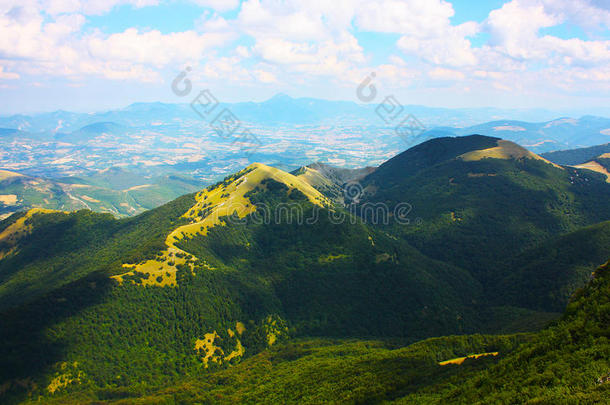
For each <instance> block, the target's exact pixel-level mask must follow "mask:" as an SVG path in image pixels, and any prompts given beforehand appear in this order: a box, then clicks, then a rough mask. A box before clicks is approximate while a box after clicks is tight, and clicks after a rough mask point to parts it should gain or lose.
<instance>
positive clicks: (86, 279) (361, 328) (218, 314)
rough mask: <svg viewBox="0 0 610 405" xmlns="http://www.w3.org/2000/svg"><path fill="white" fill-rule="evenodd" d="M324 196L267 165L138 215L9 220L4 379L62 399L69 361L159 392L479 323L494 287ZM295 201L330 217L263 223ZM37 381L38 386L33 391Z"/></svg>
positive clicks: (1, 351)
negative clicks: (314, 350)
mask: <svg viewBox="0 0 610 405" xmlns="http://www.w3.org/2000/svg"><path fill="white" fill-rule="evenodd" d="M316 193H317V194H316ZM324 201H325V200H324V198H323V196H322V195H321V194H320V193H319V192H317V191H315V189H313V188H311V186H309V185H308V184H306V183H304V182H302V181H301V180H299V179H298V178H297V177H294V176H292V175H290V174H288V173H285V172H282V171H280V170H277V169H273V168H269V167H267V166H264V165H253V166H251V167H249V168H247V169H246V170H243V171H242V172H239V173H237V174H235V175H233V176H230V177H228V178H227V179H226V180H225V181H223V182H220V183H218V184H217V185H214V186H211V187H209V188H208V189H206V190H204V191H202V192H200V193H198V194H197V195H187V196H184V197H182V198H180V199H178V200H175V201H174V202H172V203H170V204H167V205H164V206H162V207H160V208H157V209H154V210H151V211H148V212H146V213H144V214H142V215H139V216H137V217H134V218H127V219H121V220H117V219H114V218H112V217H111V216H110V215H103V214H95V213H91V212H89V211H78V212H75V213H69V214H67V213H60V212H56V213H53V212H51V213H49V212H29V213H28V214H27V215H16V216H13V217H11V218H9V219H8V220H7V221H6V222H5V223H3V227H4V230H3V235H2V237H0V242H1V243H2V251H3V255H4V256H5V257H4V258H3V259H2V260H0V275H2V279H0V282H1V284H0V308H1V310H2V311H3V313H2V315H1V316H0V323H1V326H2V328H0V329H1V330H2V332H1V333H2V336H0V338H1V339H2V341H3V342H4V344H3V345H2V347H1V348H0V359H2V360H0V363H1V364H2V367H1V369H2V370H3V374H2V375H1V379H2V381H8V382H9V386H10V387H12V388H11V390H9V391H10V392H13V389H14V390H16V391H17V392H27V391H29V393H30V394H31V395H41V394H42V395H48V394H50V393H51V391H52V390H53V387H54V386H55V385H54V383H53V381H54V378H56V377H57V375H63V374H62V373H61V370H64V368H65V366H62V365H63V364H64V363H65V364H69V365H73V366H70V367H71V368H70V369H69V375H68V376H65V378H64V377H62V378H64V380H70V381H73V384H74V386H76V388H79V387H81V386H86V387H95V388H96V389H98V388H104V387H115V388H117V389H118V388H120V387H133V386H134V385H136V386H139V387H141V388H142V389H150V388H151V387H154V386H158V385H159V384H161V383H162V382H166V381H167V380H168V379H170V380H171V379H173V378H177V377H179V376H184V375H193V376H195V375H201V373H205V372H207V369H208V366H209V367H210V368H212V369H213V368H215V367H220V366H221V365H223V364H226V363H232V362H236V361H239V359H240V358H242V357H243V356H244V354H245V355H246V356H250V355H253V354H255V353H257V352H258V351H260V350H262V349H264V348H265V347H267V346H269V345H272V344H274V343H275V342H279V341H281V340H282V339H284V338H285V337H286V336H288V335H293V336H303V335H310V336H311V335H323V336H399V337H403V338H407V339H409V340H410V341H414V340H416V339H420V338H424V337H429V336H436V335H443V334H451V333H464V332H472V331H475V330H477V328H478V327H479V324H480V320H479V317H478V315H477V311H476V309H475V305H473V302H475V301H476V300H477V297H479V296H481V289H480V286H479V285H478V283H477V282H476V281H474V279H472V277H470V276H469V274H468V273H467V272H465V271H464V270H461V269H459V268H457V267H455V266H452V265H448V264H446V263H440V262H437V261H434V260H431V259H429V258H427V257H425V256H424V255H422V254H421V253H419V252H417V251H416V250H415V249H413V248H412V247H410V246H408V245H407V244H406V243H405V242H402V241H399V240H395V239H393V238H391V237H388V236H386V235H384V234H383V233H380V232H379V231H376V230H374V229H372V228H369V227H367V226H366V225H365V224H363V223H362V222H361V221H359V220H357V219H356V218H351V217H349V214H348V213H346V215H347V218H348V220H345V221H341V222H339V223H337V222H334V221H332V220H331V218H333V215H335V214H337V213H336V212H335V214H333V213H332V212H331V211H330V210H329V209H328V208H327V207H326V206H325V205H324V203H323V202H324ZM241 202H245V203H246V205H248V204H251V205H250V208H246V206H244V205H239V204H238V203H241ZM288 203H290V204H291V207H292V209H296V208H298V209H300V210H301V212H302V215H303V217H304V218H308V217H312V216H313V215H318V220H317V221H314V222H312V223H310V224H307V223H304V222H296V221H295V218H294V217H293V216H292V215H293V214H292V213H290V212H284V211H281V210H277V211H274V212H276V213H280V214H278V215H280V216H279V217H275V219H274V220H273V221H272V222H270V223H266V222H262V223H261V222H259V221H257V220H256V216H257V215H260V214H261V210H262V209H264V208H269V207H271V208H273V207H283V206H285V204H288ZM233 204H236V205H233ZM282 204H284V205H282ZM232 207H236V208H239V207H241V208H244V209H245V211H243V212H238V211H237V210H233V208H232ZM350 218H351V219H350ZM109 276H113V277H114V280H112V279H109ZM238 323H239V324H242V325H244V330H243V333H242V334H240V335H239V336H238V335H237V334H236V332H235V331H236V329H238V328H237V326H236V325H238ZM230 330H231V332H230ZM77 331H78V332H77ZM117 336H125V337H126V338H125V339H117ZM208 336H211V338H210V339H211V340H212V342H213V343H212V344H211V346H208V344H204V343H203V342H205V341H206V340H207V339H208ZM127 337H128V338H127ZM204 338H205V339H204ZM200 341H201V342H202V343H198V342H200ZM200 345H201V346H200ZM197 347H199V349H197V350H196V348H197ZM232 353H235V354H233V355H231V354H232ZM74 364H77V365H74ZM62 367H64V368H62ZM70 376H72V377H70ZM74 376H77V377H78V378H77V379H75V378H76V377H74ZM73 377H74V378H73ZM23 379H28V381H32V382H35V384H36V386H37V387H38V388H37V389H29V388H28V389H26V390H21V391H20V389H19V386H18V383H17V382H16V381H21V380H23ZM64 382H65V381H64ZM16 384H17V385H16ZM64 385H66V386H65V387H64V386H62V387H61V390H68V391H69V390H70V389H71V388H72V387H71V386H72V383H69V384H68V383H66V384H64ZM49 387H51V388H49ZM30 388H31V387H30ZM24 395H25V394H24Z"/></svg>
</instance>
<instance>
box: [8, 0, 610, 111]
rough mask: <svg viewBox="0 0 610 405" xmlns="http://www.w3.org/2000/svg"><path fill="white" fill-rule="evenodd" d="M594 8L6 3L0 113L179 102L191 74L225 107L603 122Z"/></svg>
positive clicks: (541, 4)
mask: <svg viewBox="0 0 610 405" xmlns="http://www.w3.org/2000/svg"><path fill="white" fill-rule="evenodd" d="M609 62H610V5H609V4H608V2H607V1H604V0H510V1H502V0H493V1H488V2H484V4H483V3H482V2H476V3H475V2H472V1H467V0H451V1H445V0H382V1H379V2H375V3H373V2H366V1H361V0H345V1H335V2H323V1H307V2H305V1H296V0H287V1H269V0H243V1H239V0H192V1H186V0H175V1H174V0H106V1H100V0H94V1H78V0H74V1H67V0H5V1H3V2H2V3H1V4H0V92H1V93H0V94H2V96H1V97H0V114H2V115H6V114H12V113H21V112H25V113H28V112H38V111H55V110H58V109H64V110H70V111H100V110H104V109H113V108H120V107H124V106H126V105H128V104H130V103H133V102H146V101H162V102H170V103H178V102H186V100H184V99H180V98H179V97H177V96H176V95H175V94H173V93H172V92H171V90H170V84H171V82H172V80H173V79H174V78H175V77H176V75H177V74H179V72H180V71H182V70H183V69H185V68H186V67H187V66H188V67H191V68H192V70H191V72H190V74H189V79H191V81H192V82H193V87H194V88H202V89H203V88H210V89H212V90H213V91H214V94H216V95H217V96H218V98H219V99H221V101H223V102H236V101H262V100H266V99H269V98H270V97H272V96H273V95H274V94H276V93H278V92H283V93H286V94H288V95H290V96H292V97H314V98H321V99H331V100H347V101H358V100H357V99H356V96H355V89H356V87H357V86H358V84H359V83H361V82H362V80H363V79H364V78H365V77H367V76H368V75H370V74H371V72H375V74H376V77H375V84H376V86H377V87H378V89H379V91H380V93H384V94H394V95H395V96H396V97H397V98H398V99H400V100H401V102H402V103H404V104H419V105H428V106H435V107H451V108H455V107H482V106H492V107H499V108H544V109H549V110H557V111H578V113H576V114H582V113H584V112H586V111H587V110H591V111H592V113H593V114H595V113H596V112H598V113H599V111H608V105H609V103H608V101H610V100H609V99H610V98H609V94H610V63H609Z"/></svg>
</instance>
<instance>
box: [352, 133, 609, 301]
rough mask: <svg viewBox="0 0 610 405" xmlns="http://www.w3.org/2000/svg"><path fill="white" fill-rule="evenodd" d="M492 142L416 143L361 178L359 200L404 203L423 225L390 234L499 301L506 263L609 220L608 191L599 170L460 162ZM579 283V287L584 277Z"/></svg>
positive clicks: (531, 162)
mask: <svg viewBox="0 0 610 405" xmlns="http://www.w3.org/2000/svg"><path fill="white" fill-rule="evenodd" d="M460 141H462V142H460ZM496 142H497V139H495V138H489V137H484V136H478V135H473V136H468V137H464V138H441V139H436V140H433V141H429V142H426V143H424V144H421V145H418V146H416V147H414V148H412V149H410V150H408V151H406V152H403V153H402V154H400V155H398V156H396V157H395V158H393V159H391V160H389V161H388V162H386V163H384V164H383V165H381V166H380V167H379V168H378V169H377V170H376V171H375V172H374V173H372V174H371V175H369V176H368V177H366V178H365V179H364V184H365V186H366V188H365V191H366V192H367V194H366V196H365V201H364V203H365V204H366V203H369V204H372V203H384V204H387V205H388V206H389V207H390V208H392V207H394V206H395V205H396V204H398V203H400V202H408V203H409V204H410V205H411V206H412V210H411V212H409V217H410V218H412V219H415V218H420V219H421V221H420V222H421V223H420V224H418V223H417V221H413V222H414V224H413V225H411V226H402V225H400V226H397V225H395V224H390V225H389V226H387V227H386V228H387V229H388V232H391V233H393V234H396V235H401V237H403V238H404V239H405V240H407V241H408V242H409V243H410V244H411V245H413V246H414V247H416V248H417V249H419V250H420V251H421V252H422V253H424V254H426V255H428V256H430V257H432V258H435V259H438V260H442V261H444V262H449V263H453V264H455V265H457V266H459V267H462V268H464V269H467V270H469V271H470V273H471V274H472V275H473V276H474V277H475V278H476V279H477V280H478V281H479V282H480V283H482V285H483V286H484V288H485V291H487V292H489V293H490V297H493V299H494V300H495V301H496V302H498V299H499V298H502V297H501V295H502V294H504V288H505V286H503V287H502V288H500V287H499V284H498V281H499V280H500V279H502V278H504V274H506V272H507V271H509V270H508V269H507V268H506V266H505V264H506V263H508V262H509V261H510V260H512V259H513V257H515V256H519V255H521V254H524V252H526V251H527V250H528V249H530V248H533V247H534V246H538V245H539V244H541V243H545V242H547V241H550V240H551V239H553V238H556V237H557V236H559V235H562V234H566V233H569V232H574V231H576V230H578V229H580V228H581V227H584V226H589V225H593V224H596V223H599V222H601V221H604V220H607V219H608V218H610V204H608V201H610V187H609V186H608V184H607V183H605V182H604V180H605V179H604V178H603V176H602V175H600V174H598V173H593V172H590V171H586V170H577V169H573V168H570V167H563V168H559V167H555V166H553V165H550V164H548V163H546V162H544V161H542V160H537V159H532V158H523V157H522V158H517V159H492V158H484V159H481V160H477V161H464V160H462V159H460V158H458V156H459V155H461V154H463V153H464V152H465V151H466V150H472V149H486V148H490V147H494V146H496ZM390 211H392V209H390ZM601 234H602V235H607V233H604V232H602V233H601ZM604 237H605V236H604ZM576 239H578V237H576ZM579 243H580V245H586V244H587V243H588V241H587V240H580V239H579ZM576 255H577V256H578V253H576ZM598 256H599V255H598ZM578 257H586V256H578ZM549 259H551V260H550V261H546V262H544V261H543V260H542V261H540V262H539V265H542V263H543V262H544V263H548V264H554V261H553V260H554V259H553V258H552V257H549ZM575 260H578V259H576V258H575ZM589 260H595V258H593V257H591V258H589ZM592 264H593V265H595V264H600V263H592ZM519 265H524V263H523V262H521V263H519ZM590 265H591V264H589V266H590ZM593 268H594V267H593ZM509 269H510V267H509ZM591 270H592V268H591V267H589V272H590V271H591ZM512 271H514V269H513V270H511V272H512ZM570 277H571V276H569V275H568V278H570ZM526 280H527V279H526ZM579 281H580V283H582V273H581V274H580V280H579ZM527 282H529V280H528V281H527ZM558 283H559V284H561V285H562V286H564V287H565V288H566V289H571V288H573V287H574V286H575V284H574V280H573V279H571V280H559V281H558ZM498 295H500V297H499V296H498ZM568 295H569V292H568V293H566V292H564V293H563V294H562V298H561V299H558V300H556V301H555V302H554V304H553V305H546V306H542V308H543V309H544V310H548V311H557V310H559V309H560V308H561V307H562V306H564V305H565V303H566V300H567V297H568ZM506 298H507V299H506V300H505V301H504V302H505V303H511V304H517V306H522V307H529V306H530V304H531V303H529V302H526V301H522V302H519V301H517V302H515V301H514V296H513V297H511V298H510V299H509V298H508V297H506ZM500 302H502V301H501V300H500ZM538 309H541V308H539V307H538Z"/></svg>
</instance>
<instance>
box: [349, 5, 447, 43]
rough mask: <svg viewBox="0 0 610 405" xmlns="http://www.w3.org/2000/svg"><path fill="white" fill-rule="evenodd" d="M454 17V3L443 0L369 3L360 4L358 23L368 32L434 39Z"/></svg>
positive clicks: (357, 15)
mask: <svg viewBox="0 0 610 405" xmlns="http://www.w3.org/2000/svg"><path fill="white" fill-rule="evenodd" d="M453 14H454V11H453V6H452V5H451V3H448V2H446V1H443V0H408V1H404V0H382V1H376V2H372V1H365V2H362V3H361V4H359V7H358V10H357V14H356V24H357V25H358V27H359V28H361V29H362V30H365V31H375V32H390V33H399V34H405V35H409V36H411V37H415V38H431V37H438V36H439V35H442V34H443V33H444V32H445V31H446V29H447V27H448V25H449V19H450V18H451V17H452V16H453Z"/></svg>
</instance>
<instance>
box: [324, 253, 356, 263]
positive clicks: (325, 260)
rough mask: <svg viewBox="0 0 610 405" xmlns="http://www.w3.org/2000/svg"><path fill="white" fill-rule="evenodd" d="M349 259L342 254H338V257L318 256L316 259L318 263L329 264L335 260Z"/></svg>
mask: <svg viewBox="0 0 610 405" xmlns="http://www.w3.org/2000/svg"><path fill="white" fill-rule="evenodd" d="M347 257H349V256H348V255H344V254H338V255H332V254H330V255H326V256H320V257H318V263H331V262H334V261H335V260H341V259H345V258H347Z"/></svg>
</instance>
